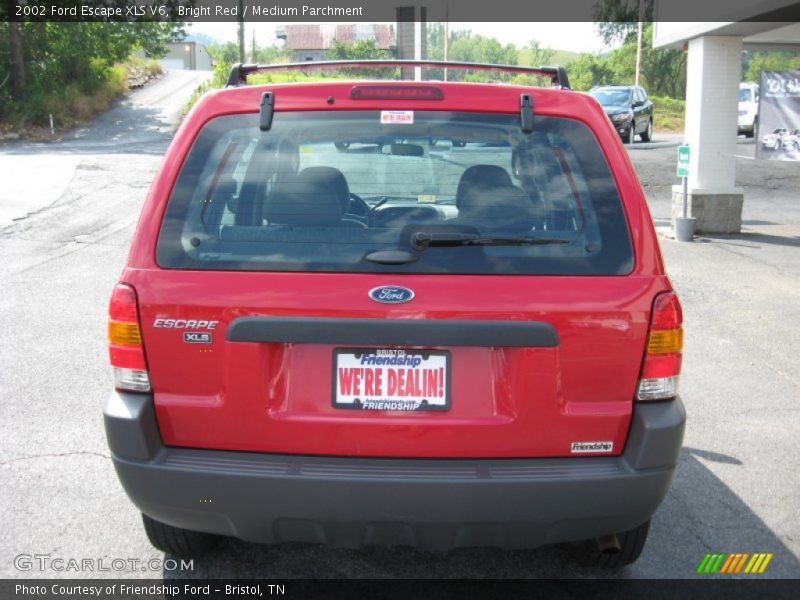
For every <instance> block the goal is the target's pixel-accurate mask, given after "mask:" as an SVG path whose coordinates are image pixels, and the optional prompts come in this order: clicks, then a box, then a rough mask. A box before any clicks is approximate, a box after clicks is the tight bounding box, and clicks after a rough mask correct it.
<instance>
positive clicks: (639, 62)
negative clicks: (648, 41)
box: [634, 0, 644, 86]
mask: <svg viewBox="0 0 800 600" xmlns="http://www.w3.org/2000/svg"><path fill="white" fill-rule="evenodd" d="M642 21H644V0H639V33H638V34H637V40H636V81H635V83H634V85H636V86H638V85H639V74H640V73H641V65H642Z"/></svg>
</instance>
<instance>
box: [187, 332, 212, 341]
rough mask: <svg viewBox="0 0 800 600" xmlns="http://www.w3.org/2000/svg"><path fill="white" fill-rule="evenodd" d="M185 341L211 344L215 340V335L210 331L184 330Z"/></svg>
mask: <svg viewBox="0 0 800 600" xmlns="http://www.w3.org/2000/svg"><path fill="white" fill-rule="evenodd" d="M183 341H184V342H186V343H187V344H210V343H211V342H212V341H213V337H212V335H211V334H210V333H208V332H200V331H184V332H183Z"/></svg>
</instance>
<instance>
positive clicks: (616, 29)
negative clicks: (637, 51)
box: [594, 0, 653, 45]
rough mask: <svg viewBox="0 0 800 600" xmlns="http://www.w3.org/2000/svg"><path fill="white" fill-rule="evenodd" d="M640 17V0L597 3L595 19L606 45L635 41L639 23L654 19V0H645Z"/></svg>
mask: <svg viewBox="0 0 800 600" xmlns="http://www.w3.org/2000/svg"><path fill="white" fill-rule="evenodd" d="M642 8H643V9H644V11H643V15H641V16H642V17H643V18H642V19H640V18H639V17H640V14H639V0H602V1H601V2H598V3H597V4H596V5H595V10H594V20H595V21H596V22H597V30H598V32H599V33H600V36H601V37H602V38H603V41H604V42H605V43H606V45H611V44H615V43H620V42H622V43H628V42H630V41H631V40H633V41H635V40H636V36H637V30H638V23H639V21H640V20H641V21H642V22H652V21H653V0H644V4H643V7H642Z"/></svg>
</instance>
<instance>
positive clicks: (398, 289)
mask: <svg viewBox="0 0 800 600" xmlns="http://www.w3.org/2000/svg"><path fill="white" fill-rule="evenodd" d="M369 297H370V298H372V299H373V300H375V302H383V303H384V304H401V303H403V302H410V301H411V300H413V299H414V292H413V291H412V290H410V289H408V288H407V287H403V286H402V285H382V286H380V287H376V288H372V289H371V290H370V291H369Z"/></svg>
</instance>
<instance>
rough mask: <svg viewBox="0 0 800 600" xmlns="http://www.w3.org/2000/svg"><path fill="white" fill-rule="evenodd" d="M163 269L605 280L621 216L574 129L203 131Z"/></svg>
mask: <svg viewBox="0 0 800 600" xmlns="http://www.w3.org/2000/svg"><path fill="white" fill-rule="evenodd" d="M157 261H158V264H159V265H160V266H162V267H165V268H179V269H214V270H247V271H251V270H252V271H326V272H382V273H387V272H388V273H398V272H399V273H406V272H408V273H474V274H483V273H490V274H563V275H581V274H586V275H615V274H625V273H628V272H630V270H631V268H632V266H633V255H632V250H631V242H630V236H629V234H628V229H627V224H626V220H625V217H624V214H623V209H622V203H621V200H620V196H619V193H618V190H617V188H616V185H615V183H614V179H613V177H612V176H611V173H610V171H609V166H608V163H607V162H606V159H605V157H604V155H603V153H602V152H601V150H600V147H599V145H598V143H597V141H596V139H595V137H594V135H593V134H592V132H591V131H590V130H589V129H588V128H587V127H586V126H585V125H583V124H582V123H579V122H577V121H574V120H571V119H564V118H554V117H544V116H538V117H536V118H535V119H534V131H533V133H529V134H525V133H523V132H522V131H521V129H520V123H519V115H497V114H483V113H454V112H439V111H430V112H420V111H417V112H413V113H412V112H408V111H397V112H391V113H390V112H388V111H383V112H381V111H347V112H345V111H341V112H333V111H326V112H293V113H292V112H290V113H277V114H276V115H275V118H274V121H273V124H272V128H271V129H270V130H269V131H267V132H262V131H260V130H259V127H258V115H257V114H247V115H233V116H224V117H218V118H216V119H213V120H212V121H210V122H209V123H207V124H206V125H205V126H204V127H203V129H202V131H201V132H200V134H199V135H198V137H197V139H196V140H195V142H194V144H193V145H192V148H191V150H190V152H189V154H188V156H187V159H186V161H185V163H184V165H183V166H182V169H181V172H180V175H179V177H178V179H177V182H176V184H175V187H174V189H173V191H172V194H171V197H170V199H169V204H168V206H167V210H166V214H165V218H164V222H163V223H162V227H161V232H160V235H159V239H158V246H157Z"/></svg>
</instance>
